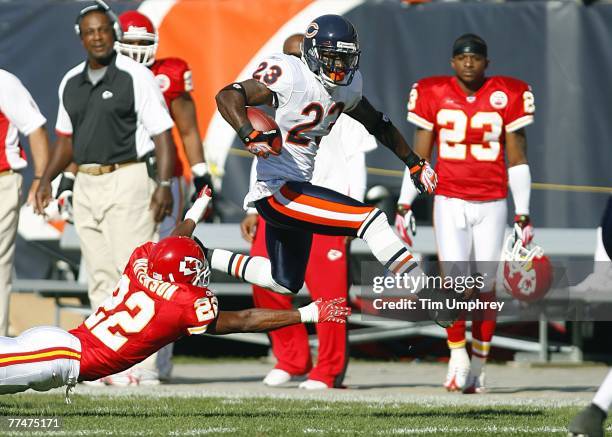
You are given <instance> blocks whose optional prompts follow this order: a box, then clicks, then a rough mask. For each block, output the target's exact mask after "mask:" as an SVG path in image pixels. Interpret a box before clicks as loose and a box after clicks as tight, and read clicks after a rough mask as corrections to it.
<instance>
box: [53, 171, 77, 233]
mask: <svg viewBox="0 0 612 437" xmlns="http://www.w3.org/2000/svg"><path fill="white" fill-rule="evenodd" d="M74 178H75V176H74V174H72V173H69V172H64V173H62V177H61V178H60V183H59V185H58V187H57V194H56V196H55V198H56V199H57V203H58V205H59V212H60V216H61V217H62V219H64V220H66V221H67V222H68V223H73V222H74V216H73V211H72V191H73V188H74Z"/></svg>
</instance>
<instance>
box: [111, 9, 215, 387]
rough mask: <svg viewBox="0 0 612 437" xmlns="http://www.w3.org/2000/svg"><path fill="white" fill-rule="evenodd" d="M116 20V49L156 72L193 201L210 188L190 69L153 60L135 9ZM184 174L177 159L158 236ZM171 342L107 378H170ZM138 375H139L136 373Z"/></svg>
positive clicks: (147, 32) (151, 29) (148, 30)
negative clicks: (126, 371)
mask: <svg viewBox="0 0 612 437" xmlns="http://www.w3.org/2000/svg"><path fill="white" fill-rule="evenodd" d="M119 23H120V25H121V30H122V31H123V36H122V39H121V41H117V42H116V43H115V49H116V50H117V51H118V52H120V53H122V54H124V55H126V56H129V57H131V58H132V59H134V60H135V61H137V62H140V63H141V64H144V65H146V66H147V67H149V68H150V69H151V71H152V72H153V74H154V75H155V79H156V80H157V83H158V84H159V87H160V89H161V91H162V94H163V95H164V100H165V101H166V106H167V107H168V110H169V111H170V115H171V116H172V119H173V120H174V122H175V124H176V127H177V129H178V132H179V135H180V137H181V140H182V142H183V146H184V148H185V154H186V155H187V160H188V161H189V164H190V165H191V174H192V178H193V184H194V186H195V191H194V195H193V197H192V200H193V199H195V196H197V193H199V192H200V190H201V189H202V187H203V186H204V185H208V186H210V187H212V183H211V178H210V174H209V172H208V166H207V164H206V162H205V161H204V150H203V147H202V139H201V138H200V131H199V129H198V123H197V119H196V107H195V102H194V101H193V99H192V97H191V91H193V83H192V80H191V70H190V68H189V65H188V64H187V62H185V61H184V60H183V59H180V58H175V57H171V58H162V59H155V54H156V52H157V47H158V36H157V31H156V29H155V26H154V25H153V23H152V22H151V20H150V19H149V18H148V17H147V16H146V15H144V14H142V13H140V12H138V11H126V12H124V13H122V14H121V15H119ZM182 175H183V164H182V162H181V160H180V159H177V160H176V166H175V169H174V178H173V181H172V192H173V195H174V198H175V199H176V201H175V202H174V208H173V211H172V214H171V215H169V216H167V217H166V218H165V220H164V221H163V222H162V223H161V225H160V231H159V232H160V236H161V237H165V236H167V235H169V234H170V232H171V231H172V228H173V227H174V226H175V225H176V222H177V218H178V217H180V214H181V211H183V206H184V205H183V198H184V196H183V193H182V185H181V183H180V178H181V176H182ZM171 358H172V344H170V345H168V346H167V347H166V348H163V349H161V350H160V351H159V353H158V354H156V355H155V356H153V357H151V358H150V359H149V360H147V361H145V362H144V363H142V365H140V366H139V369H138V371H137V372H132V373H133V374H134V375H132V377H131V379H130V378H128V375H118V376H115V377H113V378H109V379H108V381H111V380H113V381H115V383H117V384H126V383H130V381H132V380H134V378H136V379H137V380H138V381H139V382H144V381H148V382H149V383H155V381H156V380H157V378H161V379H169V378H170V374H171V372H172V362H171ZM136 374H138V375H139V376H135V375H136Z"/></svg>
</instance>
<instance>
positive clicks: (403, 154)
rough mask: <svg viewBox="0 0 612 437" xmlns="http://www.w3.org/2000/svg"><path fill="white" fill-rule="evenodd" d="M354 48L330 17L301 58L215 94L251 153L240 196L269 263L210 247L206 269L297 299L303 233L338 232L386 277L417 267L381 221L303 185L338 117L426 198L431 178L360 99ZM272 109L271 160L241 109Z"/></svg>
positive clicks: (276, 63)
mask: <svg viewBox="0 0 612 437" xmlns="http://www.w3.org/2000/svg"><path fill="white" fill-rule="evenodd" d="M359 56H360V50H359V41H358V37H357V32H356V31H355V28H354V27H353V25H352V24H351V23H350V22H349V21H348V20H346V19H345V18H343V17H341V16H339V15H323V16H321V17H318V18H316V19H315V20H314V21H313V22H312V23H310V24H309V25H308V28H307V29H306V32H305V38H304V43H303V47H302V58H301V59H300V58H297V57H295V56H291V55H284V54H280V53H279V54H274V55H271V56H269V57H267V58H265V59H264V60H263V61H262V62H261V63H260V64H259V66H258V67H257V69H256V71H255V72H254V73H253V78H252V79H249V80H246V81H243V82H240V83H233V84H230V85H228V86H227V87H225V88H223V89H222V90H221V91H219V93H218V94H217V96H216V100H217V106H218V109H219V112H220V113H221V115H222V116H223V118H225V120H227V122H228V123H229V124H230V125H231V126H232V127H233V128H234V129H235V130H236V132H237V133H238V136H239V137H240V138H241V139H242V141H243V142H244V143H245V146H246V148H247V149H248V150H249V151H250V152H251V153H253V154H255V155H257V156H259V157H261V158H265V159H259V160H258V164H257V182H256V183H255V185H254V187H253V188H252V189H251V191H250V192H249V193H248V194H247V196H246V199H245V207H246V206H255V208H257V210H258V212H259V214H260V215H261V216H262V217H263V218H264V219H265V220H266V222H267V224H268V227H267V229H266V231H267V232H266V246H267V249H268V253H269V255H270V261H269V262H268V261H267V260H266V262H267V263H268V264H265V263H259V262H252V258H249V257H244V256H242V255H237V256H236V255H233V256H232V254H230V252H225V251H221V250H215V251H214V253H213V255H212V260H211V265H212V267H213V268H215V269H218V270H223V271H226V272H230V273H231V274H233V275H235V276H238V277H240V278H242V279H245V280H247V281H249V282H253V281H254V279H255V278H254V276H258V277H259V279H260V280H261V281H260V282H257V281H256V280H255V283H256V284H257V285H262V286H264V287H266V288H270V289H272V290H273V291H276V292H279V293H284V294H288V293H297V292H298V291H299V290H300V288H302V285H303V283H304V273H305V270H306V264H307V261H308V257H309V253H310V246H311V242H312V234H313V233H318V234H325V235H346V236H351V237H358V238H362V239H363V240H365V241H366V243H367V244H368V246H369V247H370V249H371V250H372V253H373V254H374V256H375V257H376V258H377V259H378V260H379V261H380V262H381V263H382V264H383V265H384V266H385V268H387V269H388V270H389V271H391V272H393V273H396V274H403V273H406V272H408V271H410V270H412V269H413V268H415V266H416V263H415V261H414V260H413V259H412V255H411V254H410V252H409V251H408V249H407V248H406V247H405V246H404V244H403V243H402V241H401V240H400V239H399V238H398V237H397V236H396V235H395V233H394V232H393V230H392V228H391V227H390V226H389V223H388V221H387V217H386V215H385V214H384V213H383V212H382V211H380V210H379V209H377V208H374V207H371V206H367V205H365V204H363V203H362V202H359V201H356V200H354V199H352V198H350V197H348V196H345V195H342V194H339V193H337V192H335V191H333V190H330V189H327V188H322V187H318V186H315V185H311V184H310V183H309V181H310V179H311V177H312V170H313V166H314V158H315V155H316V153H317V148H318V144H319V140H320V138H321V137H323V136H325V135H327V134H328V133H329V132H330V130H331V128H332V126H333V125H334V123H335V122H336V120H337V118H338V117H339V116H340V114H341V113H343V112H344V113H346V114H348V115H349V116H351V117H353V118H354V119H356V120H357V121H359V122H360V123H361V124H363V125H364V126H365V127H366V129H367V130H368V131H369V132H370V133H371V134H372V135H374V136H375V137H376V138H377V139H378V141H380V142H381V143H382V144H383V145H385V146H386V147H388V148H389V149H391V150H392V151H393V152H394V153H395V154H396V155H397V156H398V157H399V158H400V159H401V160H402V161H403V162H405V163H406V165H407V166H408V168H409V169H410V173H411V175H412V178H413V180H414V183H415V186H416V187H417V189H419V190H420V191H421V192H427V193H429V194H431V193H433V191H434V189H435V187H436V184H437V176H436V174H435V173H434V171H433V170H432V169H431V167H430V166H429V164H428V163H427V162H426V161H425V160H423V159H421V158H420V157H419V156H418V155H416V154H415V153H414V152H413V151H412V149H411V148H410V146H409V145H408V143H407V142H406V141H405V139H404V138H403V137H402V135H401V134H400V132H399V131H398V130H397V128H395V126H393V124H392V123H391V121H390V120H389V118H388V117H387V116H386V115H384V114H383V113H381V112H378V111H377V110H376V109H374V108H373V107H372V105H371V104H370V103H369V102H368V100H367V99H366V98H365V97H362V77H361V73H360V72H359V70H358V67H359ZM263 104H268V105H273V106H275V107H276V122H277V124H278V126H279V128H280V131H281V132H280V133H281V135H282V138H283V149H282V152H281V153H280V154H277V153H275V152H274V151H273V150H272V149H271V148H270V143H271V141H272V139H273V138H274V137H275V136H276V135H278V132H277V131H276V130H272V131H266V132H261V131H258V130H255V129H254V128H253V126H252V125H251V123H250V122H249V119H248V118H247V115H246V106H255V105H263Z"/></svg>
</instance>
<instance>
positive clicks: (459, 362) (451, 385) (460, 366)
mask: <svg viewBox="0 0 612 437" xmlns="http://www.w3.org/2000/svg"><path fill="white" fill-rule="evenodd" d="M469 374H470V359H469V357H468V356H467V354H465V357H457V358H453V357H451V359H450V360H448V372H447V374H446V381H445V382H444V388H446V390H447V391H462V390H463V388H464V387H465V386H466V383H467V379H468V376H469Z"/></svg>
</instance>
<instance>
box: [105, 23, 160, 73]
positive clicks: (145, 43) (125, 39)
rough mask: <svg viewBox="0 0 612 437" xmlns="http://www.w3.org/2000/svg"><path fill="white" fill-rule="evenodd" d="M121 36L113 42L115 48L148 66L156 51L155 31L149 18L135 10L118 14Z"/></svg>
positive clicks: (151, 63)
mask: <svg viewBox="0 0 612 437" xmlns="http://www.w3.org/2000/svg"><path fill="white" fill-rule="evenodd" d="M119 23H120V24H121V30H122V32H123V36H122V38H121V40H120V41H117V42H116V43H115V49H116V50H117V51H118V52H119V53H121V54H122V55H126V56H129V57H130V58H132V59H133V60H135V61H136V62H139V63H141V64H144V65H146V66H147V67H150V66H151V65H153V63H154V62H155V54H156V52H157V46H158V42H157V32H156V31H155V27H154V26H153V23H152V22H151V20H149V19H148V18H147V17H146V16H145V15H143V14H141V13H140V12H137V11H127V12H124V13H123V14H121V15H120V16H119Z"/></svg>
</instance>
